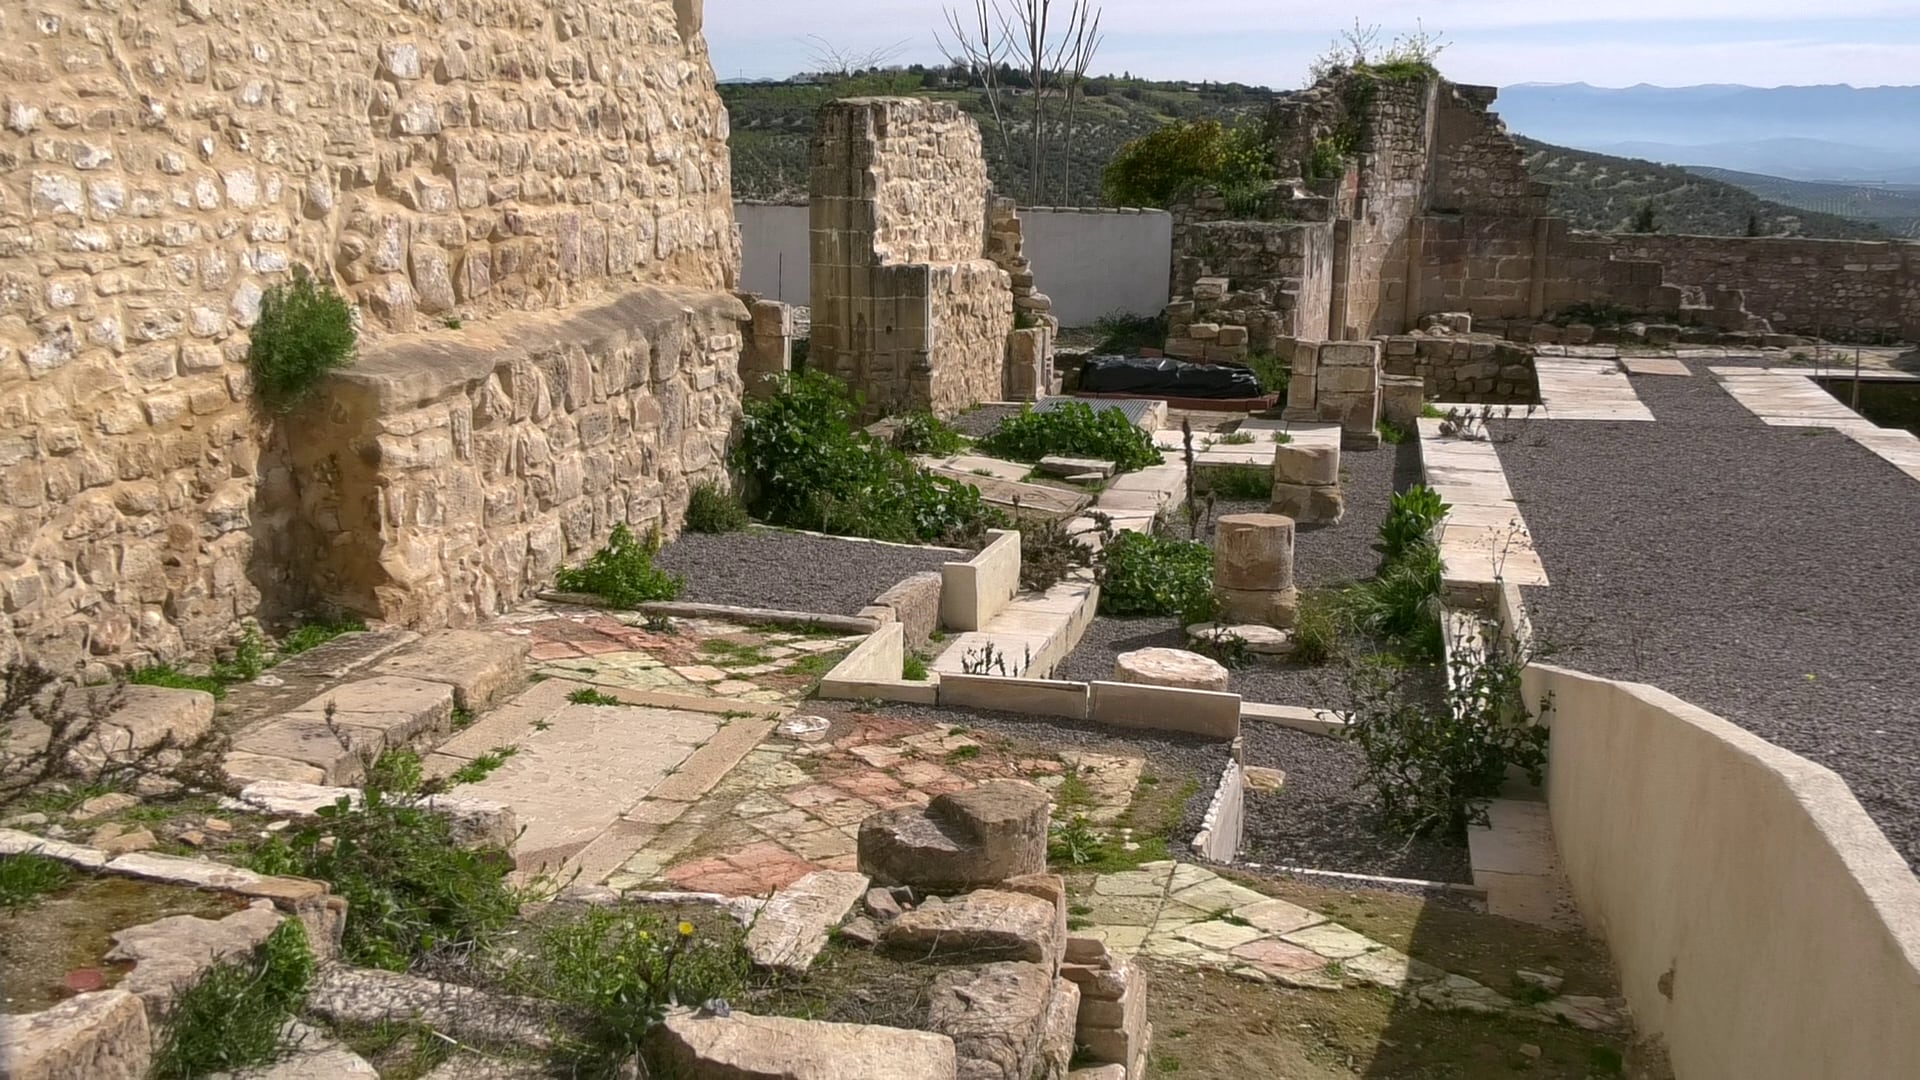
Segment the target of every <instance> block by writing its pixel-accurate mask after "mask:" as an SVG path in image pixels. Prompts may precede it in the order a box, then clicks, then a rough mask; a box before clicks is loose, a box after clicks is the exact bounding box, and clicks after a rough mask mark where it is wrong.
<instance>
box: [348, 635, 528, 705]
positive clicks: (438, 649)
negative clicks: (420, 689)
mask: <svg viewBox="0 0 1920 1080" xmlns="http://www.w3.org/2000/svg"><path fill="white" fill-rule="evenodd" d="M531 647H532V638H530V637H520V636H516V635H513V634H496V633H489V632H487V631H484V630H445V631H442V632H440V633H437V634H429V635H427V636H426V637H424V638H422V639H420V640H419V641H417V642H415V643H414V644H412V645H410V646H408V647H406V648H404V649H402V650H400V651H399V652H397V653H395V654H394V655H392V656H390V657H388V658H387V659H386V660H384V661H382V662H381V663H380V665H379V666H378V667H375V668H374V669H373V670H374V672H375V673H376V674H380V675H398V676H402V677H405V678H411V679H425V680H427V681H429V682H439V683H446V684H447V685H449V686H451V687H453V703H454V704H455V705H456V706H458V707H459V708H462V709H466V710H467V711H469V712H479V711H480V710H482V709H485V708H487V707H489V706H491V705H493V704H494V703H495V702H496V701H499V700H501V699H502V698H504V697H505V696H506V695H507V694H508V693H510V692H512V690H513V689H514V688H515V687H517V686H519V685H520V683H521V681H522V680H523V679H524V678H525V677H526V667H527V652H528V650H529V649H530V648H531Z"/></svg>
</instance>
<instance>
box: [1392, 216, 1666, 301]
mask: <svg viewBox="0 0 1920 1080" xmlns="http://www.w3.org/2000/svg"><path fill="white" fill-rule="evenodd" d="M1414 226H1415V238H1414V245H1413V246H1414V249H1415V250H1416V251H1417V252H1418V263H1417V270H1418V277H1417V278H1416V279H1415V281H1414V282H1413V285H1412V300H1411V306H1412V308H1413V309H1414V310H1415V311H1417V312H1419V314H1423V315H1424V314H1430V313H1433V312H1438V311H1464V312H1469V313H1471V314H1473V315H1474V316H1475V317H1478V318H1520V317H1525V316H1533V317H1536V318H1537V317H1540V316H1543V315H1550V314H1553V313H1555V312H1558V311H1562V310H1565V309H1566V308H1567V307H1568V306H1570V305H1573V304H1580V303H1610V304H1618V305H1620V306H1623V307H1627V308H1631V309H1632V310H1634V311H1636V312H1645V313H1648V314H1658V315H1664V316H1672V315H1674V314H1676V313H1677V312H1678V311H1679V309H1680V304H1681V299H1682V297H1681V290H1680V289H1678V288H1677V287H1674V286H1672V285H1669V284H1667V282H1666V278H1665V276H1664V274H1663V272H1662V268H1661V265H1660V264H1659V263H1658V262H1653V261H1650V260H1646V259H1627V258H1614V257H1613V256H1614V255H1616V254H1619V253H1618V252H1616V251H1615V250H1614V249H1612V248H1611V247H1609V245H1607V244H1604V243H1595V242H1593V240H1592V239H1591V238H1589V237H1586V236H1584V235H1578V234H1574V233H1572V232H1571V231H1570V230H1569V229H1568V228H1567V223H1566V220H1565V219H1563V218H1549V217H1495V216H1490V215H1483V214H1471V215H1453V214H1445V215H1443V214H1429V215H1426V216H1424V217H1421V218H1419V219H1418V220H1417V221H1416V222H1415V223H1414ZM1416 318H1417V316H1416Z"/></svg>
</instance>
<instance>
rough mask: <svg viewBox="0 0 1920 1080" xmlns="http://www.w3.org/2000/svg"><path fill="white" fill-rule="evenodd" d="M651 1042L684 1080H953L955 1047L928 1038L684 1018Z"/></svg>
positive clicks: (867, 1029) (753, 1019)
mask: <svg viewBox="0 0 1920 1080" xmlns="http://www.w3.org/2000/svg"><path fill="white" fill-rule="evenodd" d="M652 1040H653V1046H654V1049H655V1050H656V1051H657V1053H658V1054H659V1056H660V1058H661V1059H662V1061H663V1063H664V1064H665V1065H666V1066H667V1068H668V1069H669V1070H670V1071H669V1073H668V1075H670V1076H675V1077H679V1078H680V1080H850V1078H852V1077H859V1078H860V1080H956V1064H957V1060H956V1057H955V1054H954V1046H953V1040H952V1039H949V1038H947V1037H946V1036H945V1035H938V1034H935V1033H933V1032H928V1031H907V1030H905V1029H902V1028H890V1027H879V1026H877V1025H872V1024H834V1023H828V1022H826V1021H822V1020H794V1019H790V1018H788V1017H784V1016H750V1015H748V1014H746V1013H741V1012H736V1013H733V1014H732V1015H730V1016H703V1015H699V1014H696V1013H691V1012H682V1013H675V1014H674V1015H671V1016H669V1017H667V1019H666V1020H665V1021H664V1022H663V1023H661V1024H660V1026H659V1027H656V1028H655V1029H654V1033H653V1035H652Z"/></svg>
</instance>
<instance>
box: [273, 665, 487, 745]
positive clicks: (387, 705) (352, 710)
mask: <svg viewBox="0 0 1920 1080" xmlns="http://www.w3.org/2000/svg"><path fill="white" fill-rule="evenodd" d="M453 702H454V692H453V687H452V686H451V685H449V684H448V683H444V682H436V681H429V680H427V679H419V678H407V677H404V676H398V675H379V676H375V677H374V678H371V679H360V680H357V681H355V682H350V683H342V684H341V685H339V686H336V687H334V688H333V689H332V690H329V691H328V692H326V693H324V694H320V695H318V696H317V697H314V698H311V699H309V700H308V701H307V703H306V704H304V705H302V706H300V707H299V708H298V709H295V710H293V711H292V712H290V713H288V714H287V715H288V717H290V718H294V719H301V720H319V719H324V718H325V717H326V715H327V711H328V709H329V708H331V709H332V711H333V720H334V723H336V724H339V725H341V726H351V727H358V728H367V729H371V730H375V731H379V732H380V733H382V734H383V735H385V736H386V744H387V745H388V746H399V745H403V744H405V743H409V742H412V741H413V740H414V739H416V738H419V737H420V736H423V735H431V734H444V733H445V732H447V731H450V730H452V721H453ZM243 749H244V747H243Z"/></svg>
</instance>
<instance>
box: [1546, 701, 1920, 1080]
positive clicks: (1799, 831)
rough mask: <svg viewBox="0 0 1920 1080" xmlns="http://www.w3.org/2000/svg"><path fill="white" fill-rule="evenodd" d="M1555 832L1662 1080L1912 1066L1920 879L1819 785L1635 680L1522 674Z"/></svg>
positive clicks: (1757, 743) (1751, 1079)
mask: <svg viewBox="0 0 1920 1080" xmlns="http://www.w3.org/2000/svg"><path fill="white" fill-rule="evenodd" d="M1524 682H1525V694H1526V698H1527V700H1529V701H1537V700H1540V699H1541V697H1542V696H1543V695H1547V694H1551V695H1552V705H1551V708H1550V709H1549V710H1548V712H1547V716H1546V721H1545V722H1546V723H1548V724H1549V726H1551V728H1552V730H1553V738H1552V740H1551V741H1550V742H1549V743H1548V744H1547V751H1548V755H1549V762H1548V765H1547V805H1548V809H1549V812H1550V813H1551V815H1552V819H1553V835H1554V841H1555V843H1556V846H1557V847H1558V850H1559V854H1560V862H1561V865H1562V866H1563V867H1564V868H1565V870H1566V875H1567V881H1568V884H1569V885H1570V886H1571V887H1572V891H1573V896H1574V900H1575V902H1576V903H1577V904H1578V906H1579V908H1580V911H1581V913H1582V915H1584V917H1585V919H1586V923H1587V926H1588V928H1590V929H1591V930H1593V931H1594V932H1595V933H1596V934H1598V935H1599V936H1600V937H1601V938H1603V939H1604V940H1605V941H1606V943H1607V947H1608V950H1609V952H1610V953H1611V954H1612V957H1613V961H1614V966H1615V968H1616V969H1617V970H1618V971H1619V973H1620V986H1621V991H1622V993H1623V994H1624V995H1625V997H1626V999H1627V1004H1628V1005H1629V1006H1630V1007H1631V1008H1632V1010H1633V1017H1634V1022H1635V1026H1636V1028H1637V1030H1638V1032H1639V1034H1641V1035H1642V1036H1647V1037H1652V1038H1657V1039H1660V1040H1662V1041H1664V1043H1665V1044H1666V1047H1667V1050H1668V1051H1669V1053H1670V1054H1671V1058H1672V1064H1673V1071H1674V1074H1675V1075H1678V1076H1686V1077H1701V1078H1715V1077H1726V1078H1729V1080H1731V1078H1736V1077H1737V1078H1739V1080H1801V1078H1803V1077H1812V1076H1857V1077H1882V1076H1884V1077H1892V1076H1896V1075H1905V1073H1906V1072H1907V1071H1910V1070H1911V1067H1912V1063H1913V1062H1915V1061H1920V1025H1916V1024H1915V1023H1914V1018H1915V1017H1916V1016H1920V881H1916V879H1915V878H1914V875H1913V872H1912V871H1911V870H1910V869H1909V868H1908V867H1907V865H1906V862H1905V860H1903V859H1902V858H1901V857H1900V855H1899V853H1898V852H1896V851H1895V850H1894V848H1893V845H1892V844H1891V843H1889V842H1888V841H1887V838H1886V836H1885V835H1884V834H1882V833H1881V831H1880V829H1879V828H1878V827H1877V826H1875V825H1874V823H1873V821H1872V819H1871V818H1869V817H1868V816H1867V813H1866V811H1865V810H1864V809H1862V808H1861V806H1860V803H1859V800H1858V799H1856V798H1855V797H1854V794H1853V792H1852V791H1850V790H1848V788H1847V785H1846V782H1845V781H1843V780H1841V779H1840V777H1838V776H1837V775H1835V774H1834V773H1833V772H1832V771H1831V770H1829V769H1826V768H1824V767H1822V766H1819V765H1816V764H1814V763H1813V762H1810V761H1808V760H1806V759H1805V758H1802V757H1799V756H1798V755H1795V754H1791V753H1789V752H1787V751H1785V750H1783V749H1781V748H1779V747H1777V746H1774V745H1773V744H1771V743H1768V742H1766V741H1765V740H1763V739H1761V738H1759V737H1758V736H1755V735H1753V734H1751V733H1749V732H1747V731H1746V730H1744V729H1742V728H1739V727H1737V726H1735V725H1733V724H1731V723H1728V722H1727V721H1725V720H1723V719H1721V718H1720V717H1718V716H1715V715H1713V714H1712V713H1709V712H1707V711H1706V710H1704V709H1700V708H1697V707H1695V706H1693V705H1690V704H1688V703H1687V702H1685V701H1682V700H1680V699H1679V698H1676V697H1674V696H1673V695H1671V694H1668V693H1665V692H1663V691H1660V690H1658V689H1655V688H1654V687H1651V686H1645V685H1641V684H1638V683H1624V682H1616V681H1613V680H1611V679H1602V678H1596V677H1594V676H1591V675H1585V674H1582V673H1580V672H1577V671H1570V670H1567V669H1564V668H1556V667H1549V666H1546V665H1543V664H1532V665H1529V666H1528V668H1527V670H1526V674H1525V677H1524Z"/></svg>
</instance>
